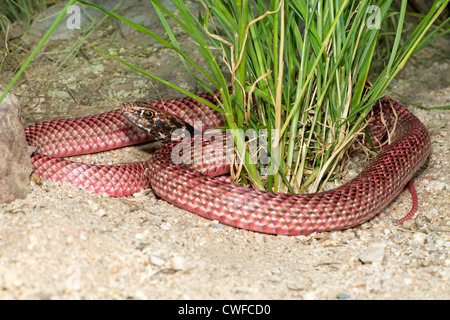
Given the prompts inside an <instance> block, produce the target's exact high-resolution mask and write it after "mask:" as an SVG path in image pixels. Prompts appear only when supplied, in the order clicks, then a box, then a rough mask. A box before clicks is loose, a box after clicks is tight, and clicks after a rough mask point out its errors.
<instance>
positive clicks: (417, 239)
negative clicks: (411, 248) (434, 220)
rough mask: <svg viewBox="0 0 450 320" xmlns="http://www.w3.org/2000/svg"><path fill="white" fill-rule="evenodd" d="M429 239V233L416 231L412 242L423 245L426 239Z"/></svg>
mask: <svg viewBox="0 0 450 320" xmlns="http://www.w3.org/2000/svg"><path fill="white" fill-rule="evenodd" d="M426 239H427V235H426V234H425V233H422V232H416V233H414V234H413V236H412V241H411V242H412V243H413V244H420V245H423V244H424V243H425V240H426Z"/></svg>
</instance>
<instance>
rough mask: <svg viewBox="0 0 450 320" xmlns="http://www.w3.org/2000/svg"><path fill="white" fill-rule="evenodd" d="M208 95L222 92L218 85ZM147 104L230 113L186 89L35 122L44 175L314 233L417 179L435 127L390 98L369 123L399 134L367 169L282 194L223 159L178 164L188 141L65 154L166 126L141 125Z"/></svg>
mask: <svg viewBox="0 0 450 320" xmlns="http://www.w3.org/2000/svg"><path fill="white" fill-rule="evenodd" d="M201 97H202V98H203V99H207V100H208V101H211V102H212V103H216V101H217V99H216V97H215V96H213V95H210V94H203V95H201ZM146 110H147V111H150V113H147V115H148V114H151V116H152V118H154V119H158V120H159V126H161V125H162V127H165V128H166V130H167V128H168V124H169V126H172V127H173V128H186V126H189V125H186V124H185V123H188V124H190V125H192V126H193V125H194V122H195V121H201V123H202V124H203V126H204V127H217V126H222V125H223V124H224V122H225V118H224V116H223V114H221V113H219V112H217V111H214V110H212V109H210V108H209V107H207V106H206V105H204V104H201V103H199V102H197V101H195V100H193V99H191V98H189V97H185V98H178V99H169V100H165V101H158V102H153V103H124V104H123V105H122V108H121V110H115V111H111V112H107V113H103V114H100V115H96V116H90V117H84V118H75V119H62V120H51V121H46V122H42V123H38V124H34V125H31V126H29V127H27V128H26V137H27V141H28V144H29V145H32V146H35V147H36V148H37V150H36V151H35V152H34V154H33V155H32V163H33V166H34V168H35V172H36V173H37V174H38V175H39V176H41V177H42V178H44V179H49V180H53V181H57V182H60V183H70V184H72V185H74V186H77V187H82V188H85V189H87V190H90V191H94V192H97V193H100V192H106V193H108V194H109V195H111V196H126V195H130V194H133V193H135V192H137V191H139V190H141V189H143V188H148V187H150V186H151V187H152V189H153V191H154V192H155V193H156V194H157V195H158V196H160V197H161V198H162V199H164V200H166V201H168V202H170V203H172V204H174V205H176V206H178V207H181V208H183V209H186V210H188V211H191V212H193V213H196V214H199V215H201V216H203V217H206V218H209V219H214V220H218V221H219V222H221V223H224V224H227V225H231V226H235V227H238V228H244V229H248V230H253V231H258V232H264V233H272V234H281V235H307V234H310V233H312V232H324V231H334V230H342V229H347V228H351V227H354V226H357V225H359V224H361V223H363V222H365V221H367V220H369V219H370V218H372V217H373V216H375V215H376V214H377V213H379V212H380V211H381V210H382V209H383V208H384V207H386V206H387V205H388V204H389V203H390V202H391V201H392V200H393V199H394V198H395V197H396V196H397V195H398V194H399V192H400V191H401V190H402V189H403V188H404V187H405V186H406V185H407V184H408V182H409V181H410V179H411V178H412V176H413V175H414V173H415V172H416V171H417V170H418V169H419V168H420V167H421V166H422V165H423V164H424V162H425V160H426V159H427V157H428V156H429V154H430V150H431V142H430V135H429V133H428V130H427V129H426V128H425V126H424V125H423V124H422V123H421V122H420V120H419V119H417V118H416V117H415V116H414V115H413V114H412V113H411V112H409V111H408V110H407V109H406V108H404V107H402V106H401V105H399V104H398V103H396V102H393V101H391V100H389V99H387V98H383V99H381V100H380V103H377V104H376V105H375V106H374V108H373V110H372V113H371V114H370V119H371V121H370V123H369V126H368V132H369V133H370V135H371V137H372V140H373V141H378V140H382V139H386V138H387V137H388V136H389V144H385V145H383V147H382V148H381V151H380V152H379V153H378V155H377V156H376V157H375V158H374V159H373V160H372V161H371V162H370V163H369V165H368V166H367V167H366V168H364V169H363V170H362V172H361V173H360V174H359V175H358V176H357V177H355V178H354V179H353V180H351V181H349V182H348V183H346V184H344V185H342V186H341V187H338V188H336V189H333V190H329V191H325V192H319V193H314V194H282V193H273V192H265V191H259V190H255V189H251V188H248V187H244V186H240V185H235V184H232V183H230V182H229V180H227V179H224V178H221V177H218V176H220V175H223V174H225V173H227V172H228V171H229V166H228V165H225V164H224V162H223V161H220V159H219V161H216V162H211V163H203V164H200V165H198V164H197V165H193V166H187V165H183V164H175V163H174V162H173V161H172V158H171V154H172V150H173V149H174V148H175V147H176V146H177V143H178V142H174V141H172V142H169V143H167V144H166V145H164V146H163V147H162V148H161V149H160V150H158V151H156V152H155V154H154V155H153V156H152V157H151V159H150V160H148V161H143V162H138V163H131V164H126V165H118V166H100V165H88V164H81V163H76V162H72V161H70V160H66V159H61V157H66V156H71V155H76V154H86V153H91V152H99V151H104V150H109V149H113V148H118V147H123V146H127V145H132V144H137V143H142V142H145V141H150V140H154V138H155V136H157V135H158V133H156V134H155V132H154V129H152V130H150V129H149V128H145V127H144V128H143V129H144V131H143V130H140V129H139V128H137V127H136V125H133V124H131V123H130V120H129V119H131V120H133V119H139V117H142V116H143V115H145V112H146ZM172 115H173V116H172ZM133 121H135V120H133ZM154 123H156V122H154ZM189 127H190V126H189ZM394 127H395V131H393V128H394ZM173 128H172V129H173ZM190 128H192V127H190ZM145 129H147V132H145ZM172 129H171V130H172ZM392 131H393V133H392ZM391 133H392V134H391ZM222 160H223V159H222ZM408 218H409V217H408ZM402 220H403V219H402Z"/></svg>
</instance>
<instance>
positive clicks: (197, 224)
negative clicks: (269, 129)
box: [0, 4, 450, 299]
mask: <svg viewBox="0 0 450 320" xmlns="http://www.w3.org/2000/svg"><path fill="white" fill-rule="evenodd" d="M146 5H147V4H146ZM133 10H134V11H133ZM142 11H143V10H142V9H140V8H138V9H136V8H135V9H133V8H130V9H129V12H131V13H133V12H136V16H138V13H139V12H142ZM149 21H153V22H151V24H153V29H152V30H153V31H155V30H157V31H161V27H160V26H159V29H158V27H157V26H155V24H156V22H155V21H156V19H154V20H151V19H149ZM149 23H150V22H149ZM101 27H102V28H103V29H102V32H106V33H107V36H103V37H97V38H95V37H93V38H91V40H90V41H91V42H92V43H94V44H96V45H101V46H102V47H104V48H110V50H112V51H115V52H116V53H120V54H121V56H123V57H124V58H127V59H129V60H130V61H133V62H134V63H138V64H140V66H141V67H142V68H144V69H146V70H149V71H151V72H155V73H157V74H158V75H159V76H161V77H165V79H167V80H173V81H176V82H177V83H178V84H179V85H181V86H183V87H185V88H187V89H190V90H196V89H198V88H196V87H195V85H194V84H192V81H191V80H189V76H188V75H186V73H183V71H182V66H181V64H180V63H179V62H178V60H177V58H176V56H175V55H174V54H173V53H170V52H168V51H167V50H165V49H163V48H161V47H160V46H157V45H155V44H154V43H153V42H152V41H148V42H145V41H144V40H139V39H138V38H137V37H138V36H137V35H134V36H132V34H130V33H131V32H132V31H131V30H125V31H124V30H123V29H121V30H120V32H119V31H118V29H117V28H116V27H115V26H114V25H112V24H111V23H108V22H104V23H103V24H102V25H101ZM36 29H38V26H37V25H35V26H34V28H33V32H37V31H36ZM157 31H155V32H157ZM124 34H125V35H124ZM159 34H162V32H160V33H159ZM79 38H80V35H75V36H74V37H73V38H71V39H68V40H61V39H59V40H53V41H50V42H49V44H48V46H47V47H46V48H45V51H44V52H43V53H42V54H40V55H39V56H38V57H37V58H35V60H34V61H33V63H32V64H31V65H30V68H29V69H28V71H27V73H26V75H25V77H24V79H23V80H22V81H21V82H19V83H18V84H17V86H16V87H15V89H14V93H16V94H17V95H18V97H19V99H20V101H21V105H22V106H23V113H24V117H25V118H26V120H27V122H28V123H32V122H35V121H41V120H44V119H50V118H65V117H69V116H79V115H88V114H95V113H98V112H100V111H105V110H110V109H114V108H116V107H117V105H118V104H119V102H120V101H126V100H142V99H144V100H149V99H159V98H167V97H171V96H173V93H172V92H169V91H168V90H167V89H165V88H164V87H162V86H159V85H158V84H150V81H149V80H148V79H146V78H144V77H142V76H139V75H137V74H135V73H131V72H130V71H129V70H127V69H126V68H125V67H123V66H121V65H120V64H118V63H117V62H114V61H112V60H111V59H110V58H107V57H106V56H104V55H102V54H100V53H99V52H97V51H95V50H94V49H92V48H91V47H89V46H82V49H81V51H80V52H79V53H78V54H77V55H76V56H75V57H72V58H70V59H68V60H67V61H65V62H64V63H63V64H62V67H61V68H60V69H59V71H58V72H57V73H54V74H53V73H52V72H53V71H55V70H56V68H57V65H58V62H59V61H62V60H63V58H64V57H65V56H66V55H67V54H68V53H69V52H70V50H71V49H72V48H73V45H74V43H75V42H76V41H75V40H77V39H79ZM36 39H38V38H37V36H31V37H30V36H28V39H27V41H28V43H30V45H31V46H32V43H33V41H34V40H36ZM74 39H75V40H74ZM127 39H132V40H133V41H132V40H127ZM135 40H136V41H135ZM186 42H188V40H186ZM449 43H450V41H449V40H448V39H447V40H445V41H441V42H439V44H438V45H436V46H435V47H434V48H431V49H426V50H424V51H422V52H421V53H420V56H419V57H418V58H415V59H414V60H412V61H411V63H409V64H408V65H407V67H406V68H405V70H403V71H402V73H401V75H400V79H399V80H398V81H396V83H395V85H398V84H400V83H401V81H403V82H404V81H405V80H409V82H407V83H406V84H404V85H403V86H401V87H400V88H399V89H397V91H396V92H397V93H398V94H400V95H401V96H402V97H396V96H394V95H393V97H394V98H396V99H397V100H399V101H400V102H402V103H403V104H404V105H406V106H407V107H408V108H409V109H410V110H412V111H413V112H414V114H416V115H417V116H418V117H419V118H420V119H421V120H422V121H423V122H424V123H425V125H426V126H427V128H428V129H429V130H430V133H431V137H432V155H431V157H430V159H429V161H428V163H427V165H426V166H425V168H423V169H422V170H421V171H420V172H419V173H418V174H417V175H416V177H415V185H416V188H417V192H418V195H419V201H420V205H419V214H418V216H417V217H416V218H415V219H413V220H412V221H410V222H407V223H406V224H405V225H403V226H402V227H396V226H394V224H393V221H395V220H396V219H398V218H400V217H402V216H404V215H405V214H406V213H407V212H408V211H409V208H410V206H411V198H410V195H409V192H408V191H405V192H402V193H401V194H400V196H399V197H397V199H396V200H395V201H394V202H392V204H391V205H389V206H388V207H387V208H386V209H385V210H383V211H382V212H381V213H380V214H379V215H377V216H376V217H375V218H373V219H372V220H370V221H368V222H367V223H365V224H363V225H362V226H360V227H357V228H353V229H351V230H346V231H343V232H335V233H324V234H313V235H310V236H299V237H285V236H272V235H265V234H259V233H255V232H249V231H245V230H240V229H236V228H233V227H228V226H224V225H221V224H218V223H216V222H214V221H210V220H206V219H203V218H201V217H199V216H196V215H194V214H191V213H189V212H186V211H183V210H181V209H178V208H176V207H174V206H172V205H170V204H168V203H166V202H165V201H163V200H159V199H156V198H155V196H154V195H153V193H152V192H151V191H147V192H142V193H140V194H137V195H135V196H134V197H130V198H126V199H123V198H109V197H105V196H102V195H98V194H93V193H90V192H87V191H84V190H79V189H75V188H73V187H70V186H61V185H58V184H55V183H52V182H48V181H42V182H41V183H36V182H35V181H30V185H31V192H30V193H29V195H28V196H27V198H26V199H23V200H16V201H14V202H12V203H10V204H7V205H1V206H0V298H2V299H23V298H26V299H111V298H114V299H129V298H131V299H449V298H450V280H449V276H450V273H449V271H450V256H449V253H448V251H449V248H450V234H449V231H450V220H449V212H450V200H449V198H450V183H449V181H450V180H449V176H450V175H449V173H450V168H449V159H450V156H449V145H450V142H449V137H450V133H449V125H448V123H449V120H450V113H449V112H448V111H445V110H433V111H426V110H423V109H420V108H418V107H417V105H418V104H421V105H425V106H442V105H449V102H450V100H449V97H450V79H449V77H448V74H449V72H450V59H449V52H448V48H449V47H450V45H449ZM24 56H25V55H24ZM24 56H22V55H19V56H17V57H16V56H15V57H14V58H17V59H18V60H19V61H21V59H23V58H24ZM13 60H14V59H13ZM16 63H17V62H16ZM11 64H12V65H13V63H12V62H11ZM4 68H5V67H4ZM8 72H9V73H8ZM2 73H3V75H4V76H5V75H6V79H10V78H11V77H12V73H11V70H7V69H4V70H3V71H2ZM3 81H4V79H3ZM93 106H95V107H93ZM146 157H148V153H147V152H146V149H145V147H130V148H125V149H121V150H118V151H113V152H108V153H101V154H98V155H93V156H86V157H82V158H81V159H82V160H83V161H85V162H95V163H97V162H100V163H117V162H127V161H135V160H136V159H142V158H146Z"/></svg>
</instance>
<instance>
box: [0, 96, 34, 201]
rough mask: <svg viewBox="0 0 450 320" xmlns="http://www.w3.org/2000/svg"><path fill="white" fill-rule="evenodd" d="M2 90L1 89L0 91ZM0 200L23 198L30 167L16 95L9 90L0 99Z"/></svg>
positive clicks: (27, 187) (27, 186)
mask: <svg viewBox="0 0 450 320" xmlns="http://www.w3.org/2000/svg"><path fill="white" fill-rule="evenodd" d="M2 93H3V92H2V91H0V95H1V94H2ZM0 114H1V116H0V150H1V152H0V203H7V202H11V201H13V200H14V199H17V198H25V196H26V195H27V193H28V190H29V185H30V180H29V178H30V174H31V171H32V166H31V161H30V153H29V149H28V145H27V142H26V139H25V131H24V128H23V125H22V117H21V114H20V111H19V104H18V100H17V98H16V97H15V96H14V95H12V94H8V95H7V96H6V97H5V99H3V101H2V102H1V103H0Z"/></svg>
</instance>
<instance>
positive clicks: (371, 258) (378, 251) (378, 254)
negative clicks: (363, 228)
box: [358, 242, 386, 263]
mask: <svg viewBox="0 0 450 320" xmlns="http://www.w3.org/2000/svg"><path fill="white" fill-rule="evenodd" d="M385 248H386V243H385V242H372V243H371V244H369V246H368V247H367V249H366V250H365V251H364V252H363V253H361V254H360V255H359V257H358V259H359V260H360V261H361V262H362V263H374V262H378V263H382V262H383V259H384V249H385Z"/></svg>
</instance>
